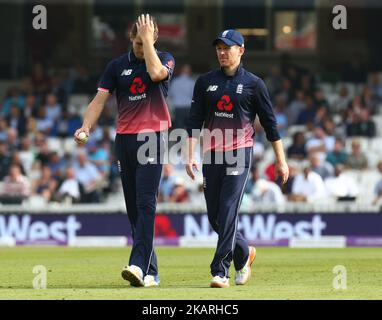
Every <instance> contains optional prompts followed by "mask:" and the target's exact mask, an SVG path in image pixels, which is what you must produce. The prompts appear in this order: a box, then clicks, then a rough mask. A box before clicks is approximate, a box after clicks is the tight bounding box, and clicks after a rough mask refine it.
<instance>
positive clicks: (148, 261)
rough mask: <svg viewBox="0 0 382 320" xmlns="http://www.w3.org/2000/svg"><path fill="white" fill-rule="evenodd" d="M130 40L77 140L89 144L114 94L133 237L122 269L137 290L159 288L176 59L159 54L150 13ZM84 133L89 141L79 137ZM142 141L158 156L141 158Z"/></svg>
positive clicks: (119, 153)
mask: <svg viewBox="0 0 382 320" xmlns="http://www.w3.org/2000/svg"><path fill="white" fill-rule="evenodd" d="M129 38H130V41H131V42H132V49H131V50H130V51H128V52H127V53H126V54H123V55H122V56H120V57H118V58H116V59H113V60H112V61H111V62H110V63H109V64H108V65H107V67H106V70H105V71H104V73H103V75H102V77H101V80H100V82H99V86H98V92H97V95H96V96H95V98H94V99H93V100H92V101H91V103H90V104H89V106H88V108H87V110H86V113H85V116H84V120H83V125H82V127H81V128H80V129H78V130H77V131H76V132H75V134H74V137H75V141H76V142H77V143H78V144H79V145H82V144H84V143H85V142H86V140H87V137H89V132H90V129H91V128H92V126H93V125H94V124H95V123H96V121H97V120H98V118H99V116H100V114H101V112H102V110H103V108H104V105H105V102H106V100H107V99H108V98H109V96H110V95H111V94H113V92H114V91H115V93H116V98H117V104H118V121H117V135H116V138H115V149H116V156H117V159H118V164H119V170H120V175H121V180H122V187H123V193H124V197H125V203H126V209H127V213H128V217H129V220H130V223H131V227H132V237H133V246H132V251H131V255H130V260H129V264H128V265H127V266H125V267H124V268H123V270H122V277H123V278H124V279H125V280H127V281H129V282H130V283H131V285H133V286H146V287H149V286H157V285H159V276H158V266H157V256H156V254H155V251H154V241H153V239H154V218H155V211H156V196H157V190H158V187H159V181H160V177H161V173H162V163H163V161H162V160H163V155H164V145H163V144H164V133H165V131H167V130H168V128H170V127H171V118H170V114H169V111H168V106H167V103H166V96H167V91H168V86H169V81H170V79H171V77H172V75H173V71H174V67H175V60H174V58H173V56H172V55H171V54H170V53H167V52H161V51H158V50H156V48H155V42H156V41H157V39H158V27H157V24H156V22H155V21H154V19H153V18H152V17H151V16H149V15H148V14H146V15H140V16H139V17H138V19H137V20H136V22H135V23H134V24H133V26H132V28H131V30H130V32H129ZM82 132H84V133H85V135H86V137H80V135H83V133H82ZM139 134H144V135H142V136H140V137H139ZM142 137H148V138H149V143H151V145H150V147H153V149H154V150H159V151H157V152H155V154H154V156H152V155H151V154H150V156H149V157H146V156H145V157H146V158H144V159H139V152H138V149H139V148H140V147H141V146H142V145H143V144H145V143H147V142H146V141H140V140H141V139H139V138H142ZM152 141H154V142H152Z"/></svg>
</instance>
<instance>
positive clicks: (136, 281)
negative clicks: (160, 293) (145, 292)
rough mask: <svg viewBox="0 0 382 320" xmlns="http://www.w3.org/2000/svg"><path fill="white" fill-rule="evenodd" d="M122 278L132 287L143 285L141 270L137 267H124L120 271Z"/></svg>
mask: <svg viewBox="0 0 382 320" xmlns="http://www.w3.org/2000/svg"><path fill="white" fill-rule="evenodd" d="M122 278H123V279H125V280H126V281H129V282H130V284H131V285H132V286H134V287H143V286H144V285H145V283H144V281H143V272H142V269H141V268H139V267H138V266H134V265H131V266H125V267H124V268H123V270H122Z"/></svg>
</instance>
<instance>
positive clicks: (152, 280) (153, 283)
mask: <svg viewBox="0 0 382 320" xmlns="http://www.w3.org/2000/svg"><path fill="white" fill-rule="evenodd" d="M143 282H144V283H145V287H157V286H159V284H160V279H159V276H152V275H149V274H148V275H147V276H145V277H144V279H143Z"/></svg>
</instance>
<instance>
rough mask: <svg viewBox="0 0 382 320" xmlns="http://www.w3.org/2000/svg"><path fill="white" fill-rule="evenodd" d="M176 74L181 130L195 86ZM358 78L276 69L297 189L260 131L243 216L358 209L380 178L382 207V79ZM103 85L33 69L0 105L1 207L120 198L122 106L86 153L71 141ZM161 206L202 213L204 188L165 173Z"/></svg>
mask: <svg viewBox="0 0 382 320" xmlns="http://www.w3.org/2000/svg"><path fill="white" fill-rule="evenodd" d="M178 69H179V71H178V72H177V75H176V77H175V78H174V79H173V81H172V82H171V85H170V90H169V97H168V101H169V105H170V107H171V110H170V111H171V114H172V116H173V124H174V128H182V127H184V125H185V119H186V118H187V114H188V109H189V106H190V102H191V99H192V92H193V87H194V83H195V78H196V77H195V75H194V74H193V72H192V69H191V67H190V66H189V65H183V66H181V67H179V68H178ZM44 70H49V71H47V72H45V71H44ZM353 74H356V75H357V73H353ZM351 75H352V74H351V72H350V73H349V72H348V73H347V74H344V75H343V79H342V81H341V82H339V83H337V84H329V83H324V82H322V81H320V79H319V77H318V75H316V74H312V73H310V72H308V71H306V70H303V69H300V68H298V67H297V66H294V65H288V66H286V67H282V68H281V67H272V69H271V70H270V72H269V73H268V74H267V75H266V76H265V77H264V80H265V82H266V84H267V87H268V90H269V93H270V96H271V98H272V101H273V103H274V110H275V114H276V118H277V122H278V126H279V131H280V133H281V136H282V137H283V139H284V145H285V150H286V153H287V157H288V164H289V166H290V179H289V180H288V182H287V184H286V185H284V186H280V184H279V182H278V180H277V177H276V176H275V170H274V166H275V164H274V159H273V158H272V156H271V154H272V153H271V152H269V151H271V150H270V148H271V146H270V144H269V143H268V142H267V141H266V139H265V134H264V132H263V130H262V128H261V126H260V124H259V123H258V121H256V122H255V127H256V138H255V140H256V142H255V147H254V149H253V150H254V154H253V156H254V159H255V161H254V166H253V167H252V168H251V174H250V177H249V179H248V183H247V186H246V188H245V192H244V198H243V205H244V206H249V207H250V206H251V205H254V204H255V203H260V202H262V203H275V204H283V203H285V202H286V201H294V202H314V201H320V200H322V199H332V200H333V201H343V200H346V201H356V200H357V199H358V198H359V197H360V195H362V192H363V191H364V190H361V189H362V188H363V186H362V185H360V184H359V180H357V178H356V176H357V174H358V173H361V174H362V172H367V171H371V172H373V177H374V180H372V183H373V186H372V189H373V190H372V191H371V193H372V198H370V199H368V200H367V201H370V202H372V203H377V202H379V201H381V200H382V154H381V153H379V152H378V150H379V149H381V148H380V145H381V141H380V140H378V136H379V132H380V131H379V130H380V127H381V126H382V123H381V122H378V119H380V118H381V114H382V111H381V110H380V109H381V108H380V107H381V105H382V81H381V74H380V73H378V72H372V73H369V74H368V75H366V76H365V77H364V79H359V77H353V78H352V77H351ZM97 81H98V78H97V76H93V75H91V74H89V71H88V70H87V68H86V67H84V66H80V65H78V66H75V67H73V68H69V69H62V70H56V69H54V68H51V69H49V68H48V69H47V68H45V67H44V66H42V65H41V64H36V65H35V66H34V68H33V71H32V72H31V74H30V75H28V76H27V77H25V78H24V79H23V80H22V81H21V83H19V84H18V85H15V86H12V87H10V88H9V89H8V90H7V93H6V95H5V97H3V99H2V101H1V105H0V181H1V182H0V203H3V204H19V203H22V202H23V201H25V200H27V199H30V198H32V197H33V198H34V199H39V201H40V203H41V204H44V203H48V202H63V203H97V202H107V201H108V196H109V195H110V194H112V193H116V192H122V191H121V186H120V182H119V174H118V168H117V163H116V160H115V158H114V154H113V149H114V136H115V113H116V110H115V101H114V99H115V98H114V97H113V96H111V97H110V101H109V102H108V105H107V107H105V109H104V111H103V114H102V116H101V118H100V121H99V123H98V125H97V126H96V127H95V128H94V130H93V132H92V134H91V137H90V140H89V142H88V143H87V144H86V145H85V146H84V147H77V146H76V145H75V144H74V141H73V139H72V136H73V134H74V131H75V130H76V129H77V128H79V127H80V126H81V123H82V120H81V116H82V112H83V107H86V103H83V104H82V106H79V105H78V104H76V103H74V102H73V101H75V99H73V97H81V96H82V97H85V98H86V99H87V101H89V100H90V98H91V97H92V96H93V95H94V94H95V89H96V87H97ZM377 170H378V171H379V176H378V175H375V173H376V172H377ZM199 178H200V177H199ZM368 183H369V184H368V186H370V183H371V182H370V181H368ZM158 201H160V202H170V203H191V204H193V203H200V202H201V201H203V182H202V180H201V178H200V179H199V180H198V182H197V183H195V184H192V183H191V181H189V179H188V178H187V177H186V175H185V172H184V168H183V167H181V166H178V165H172V164H166V165H164V168H163V178H162V181H161V184H160V188H159V197H158Z"/></svg>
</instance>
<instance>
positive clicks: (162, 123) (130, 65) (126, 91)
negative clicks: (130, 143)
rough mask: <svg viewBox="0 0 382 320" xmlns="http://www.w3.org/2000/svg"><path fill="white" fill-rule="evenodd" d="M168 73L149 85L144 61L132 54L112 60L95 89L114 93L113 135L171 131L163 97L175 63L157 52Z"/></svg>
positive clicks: (172, 58) (149, 80) (171, 57)
mask: <svg viewBox="0 0 382 320" xmlns="http://www.w3.org/2000/svg"><path fill="white" fill-rule="evenodd" d="M157 54H158V57H159V59H160V61H161V62H162V64H163V65H164V66H165V67H166V68H167V70H168V74H169V76H168V78H167V79H165V80H162V81H159V82H153V81H152V80H151V78H150V75H149V74H148V72H147V69H146V64H145V60H141V59H137V57H136V56H135V55H134V52H133V50H130V51H129V52H128V53H126V54H124V55H122V56H120V57H118V58H116V59H114V60H112V61H111V62H110V63H109V64H108V65H107V67H106V70H105V72H104V73H103V75H102V77H101V80H100V82H99V85H98V90H99V91H104V92H109V93H113V92H114V90H115V91H116V95H117V103H118V120H117V133H121V134H137V133H140V132H145V131H155V132H158V131H163V130H167V129H168V128H169V127H171V117H170V114H169V111H168V107H167V102H166V97H167V91H168V85H169V81H170V79H171V77H172V74H173V71H174V67H175V60H174V57H173V56H172V55H171V54H170V53H168V52H161V51H157Z"/></svg>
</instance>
